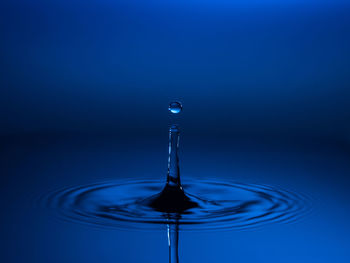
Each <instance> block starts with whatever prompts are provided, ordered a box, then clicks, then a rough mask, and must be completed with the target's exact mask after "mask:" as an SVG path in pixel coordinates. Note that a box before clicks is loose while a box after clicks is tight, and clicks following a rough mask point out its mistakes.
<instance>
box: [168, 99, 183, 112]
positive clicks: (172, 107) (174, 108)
mask: <svg viewBox="0 0 350 263" xmlns="http://www.w3.org/2000/svg"><path fill="white" fill-rule="evenodd" d="M168 109H169V111H170V112H171V113H174V114H177V113H180V112H181V110H182V105H181V103H180V102H178V101H174V102H171V103H170V104H169V108H168Z"/></svg>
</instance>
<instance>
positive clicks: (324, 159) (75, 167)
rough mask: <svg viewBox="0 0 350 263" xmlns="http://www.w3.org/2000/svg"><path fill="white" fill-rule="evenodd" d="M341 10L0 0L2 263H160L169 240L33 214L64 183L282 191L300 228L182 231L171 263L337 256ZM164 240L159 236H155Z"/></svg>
mask: <svg viewBox="0 0 350 263" xmlns="http://www.w3.org/2000/svg"><path fill="white" fill-rule="evenodd" d="M349 14H350V4H349V3H347V1H341V0H335V1H326V0H322V1H312V0H305V1H298V0H293V1H292V0H288V1H277V0H271V1H268V0H263V1H228V0H217V1H214V0H203V1H197V0H188V1H183V0H179V1H171V0H163V1H160V0H152V1H135V0H129V1H126V0H125V1H123V0H115V1H110V0H106V1H94V0H89V1H77V0H72V1H42V0H39V1H26V0H19V1H2V2H1V3H0V34H1V35H0V39H1V41H0V55H1V59H0V69H1V76H0V87H1V88H0V154H1V160H0V174H1V181H2V183H1V184H0V190H1V196H0V197H1V201H0V202H1V205H2V211H1V218H0V222H1V228H0V230H1V240H0V251H1V253H0V259H1V262H28V263H29V262H36V263H44V262H45V263H46V262H53V263H55V262H106V263H107V262H166V261H167V260H168V259H167V253H168V251H167V241H166V233H165V231H158V232H157V231H156V232H147V231H146V232H143V231H140V232H137V231H126V230H123V231H120V230H110V229H95V228H90V227H87V226H82V225H79V224H72V223H66V222H61V221H59V220H56V219H55V218H54V217H52V216H50V215H49V213H48V211H45V210H43V209H41V208H38V207H36V205H35V204H36V199H37V198H38V196H40V195H42V194H44V193H46V192H49V191H51V190H55V189H57V188H60V187H64V186H67V185H79V184H85V183H92V182H96V181H104V180H107V179H118V178H139V179H144V178H155V179H157V178H159V179H160V180H164V177H165V172H166V160H167V156H166V154H167V127H168V123H169V122H171V121H173V120H169V116H168V112H167V104H168V102H169V101H171V100H173V99H178V100H181V101H182V102H183V105H184V110H183V112H182V113H181V115H180V116H179V117H178V118H177V119H176V120H175V121H176V122H179V123H180V125H181V128H182V135H181V136H182V137H181V165H182V172H183V173H182V178H183V180H186V178H197V179H198V180H200V179H201V178H213V179H217V180H237V181H242V182H248V183H249V182H254V183H263V184H270V185H274V186H280V187H283V188H286V189H290V190H294V191H297V192H302V193H304V194H306V195H308V196H310V198H311V199H312V200H313V206H314V208H313V211H312V212H311V213H310V214H309V215H307V216H305V218H304V219H303V220H301V221H300V222H296V223H293V224H276V225H269V226H265V227H263V228H261V229H257V230H249V231H242V232H235V231H219V232H209V233H208V232H203V233H200V232H195V233H187V232H186V233H180V260H181V262H246V263H248V262H308V263H309V262H317V263H319V262H341V263H342V262H344V263H345V262H349V261H350V256H349V253H348V251H347V250H348V247H349V245H350V238H349V237H350V224H349V214H350V209H349V205H348V203H349V200H350V195H349V192H348V189H349V186H350V180H349V179H348V177H349V172H350V163H349V157H350V151H349V150H350V124H349V119H350V103H349V100H350V88H349V87H350V72H349V71H350V49H349V46H350V15H349ZM164 230H165V229H164Z"/></svg>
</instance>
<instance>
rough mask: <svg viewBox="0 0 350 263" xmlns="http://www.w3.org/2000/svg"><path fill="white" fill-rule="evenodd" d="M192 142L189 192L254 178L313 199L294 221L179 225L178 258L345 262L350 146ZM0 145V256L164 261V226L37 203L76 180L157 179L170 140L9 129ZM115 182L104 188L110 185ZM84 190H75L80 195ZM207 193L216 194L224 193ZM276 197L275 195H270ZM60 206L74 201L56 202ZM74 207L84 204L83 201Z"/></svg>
mask: <svg viewBox="0 0 350 263" xmlns="http://www.w3.org/2000/svg"><path fill="white" fill-rule="evenodd" d="M165 138H166V137H165ZM162 139H163V138H162ZM196 142H200V140H198V138H197V140H194V139H193V140H186V139H184V142H183V143H185V145H186V146H185V149H184V150H183V151H182V155H181V156H182V163H183V168H182V176H183V178H186V179H187V180H185V179H183V180H184V182H183V183H184V187H185V189H186V187H187V186H189V187H188V192H189V193H190V192H191V190H194V192H197V191H198V192H200V191H204V190H203V189H204V188H203V189H201V190H198V189H197V190H196V189H195V187H196V186H197V185H196V184H192V182H191V181H190V180H195V182H196V181H198V182H205V181H207V180H209V181H213V180H214V181H216V182H217V181H220V180H221V181H226V182H227V181H232V180H233V181H239V182H244V183H245V184H247V185H248V188H249V189H251V187H252V185H256V184H258V185H257V187H255V188H253V190H254V191H255V190H256V189H258V190H260V191H261V186H260V185H261V184H263V185H271V186H273V187H274V188H273V189H286V190H288V192H292V193H302V194H303V195H305V196H306V198H307V200H312V204H313V208H312V210H311V211H309V212H308V213H306V214H304V215H303V217H302V218H298V220H296V221H294V220H292V222H288V221H286V222H275V221H273V220H272V221H271V222H269V223H268V224H262V225H257V227H256V228H248V229H245V230H242V229H236V230H235V229H231V230H230V229H226V228H225V229H221V230H218V229H216V230H215V231H209V232H208V231H180V234H179V257H180V262H213V261H218V262H227V261H237V262H256V261H259V262H281V259H283V261H284V262H295V261H301V262H306V261H311V262H329V261H336V262H346V261H347V259H348V256H347V253H346V251H347V247H348V244H349V235H348V234H349V224H348V220H347V218H348V216H349V209H348V206H347V200H348V197H349V196H348V191H347V185H348V179H347V174H348V172H349V170H350V167H349V162H348V156H349V155H348V152H346V151H344V149H342V148H340V147H338V146H336V145H331V144H315V143H310V142H308V143H306V142H304V143H302V142H299V143H293V145H292V144H290V143H287V142H279V143H278V144H276V142H275V143H272V142H270V143H268V142H260V143H259V142H257V141H255V142H252V141H245V142H244V141H243V140H240V141H239V142H238V141H230V140H229V139H226V140H217V139H216V140H215V143H213V142H214V141H211V143H210V142H208V141H207V142H208V147H207V148H206V151H203V150H202V151H200V150H199V148H198V146H199V145H200V144H201V143H200V144H199V145H196ZM2 145H3V147H2V157H3V158H2V162H1V166H2V170H3V171H4V172H6V174H7V175H8V176H6V177H4V178H5V181H3V184H2V191H1V196H2V198H1V200H2V203H3V213H2V219H1V220H2V228H3V230H2V233H3V237H4V238H3V241H2V242H3V243H2V250H3V254H2V257H3V258H5V259H6V261H5V262H22V261H26V262H48V261H50V262H63V261H71V260H74V261H76V262H101V261H102V262H115V261H123V262H148V261H152V262H166V261H167V260H168V245H167V234H166V225H164V227H159V226H157V227H156V228H153V229H152V230H151V231H149V230H147V227H145V231H142V230H141V231H140V230H139V229H133V228H125V227H119V226H118V227H114V226H115V225H116V224H115V223H113V224H112V227H105V226H103V225H98V224H95V223H96V222H95V220H96V218H95V219H91V215H90V214H84V215H78V221H79V222H77V220H76V219H77V218H76V216H77V215H74V213H73V212H72V211H69V210H66V212H67V211H68V212H71V213H69V214H68V215H70V216H71V215H74V216H75V218H72V219H73V220H71V219H68V220H66V219H67V218H68V217H66V215H65V216H64V217H63V218H62V217H60V216H58V217H57V214H55V213H52V212H53V211H51V212H50V210H48V209H43V208H42V206H41V205H39V204H38V202H39V203H40V200H42V199H41V198H42V197H43V195H44V196H47V195H46V194H49V193H53V192H54V191H56V190H59V189H62V188H66V187H67V186H69V185H71V186H72V187H73V188H72V189H75V188H74V187H75V186H79V185H90V186H89V187H90V188H91V185H92V189H94V188H95V187H96V185H94V184H95V183H98V184H100V183H101V182H106V181H112V182H114V183H115V182H116V181H118V182H120V181H130V180H141V181H145V180H146V181H149V180H151V179H153V180H154V179H155V180H159V182H164V176H165V174H166V173H165V171H166V164H165V163H166V157H165V156H166V152H167V151H166V148H167V147H166V143H164V141H163V140H160V139H157V138H152V137H147V138H144V139H143V140H139V141H135V140H129V141H126V140H125V138H124V140H123V141H121V140H120V139H119V138H113V137H98V136H94V137H91V136H90V137H83V136H80V137H69V136H54V137H44V136H41V137H38V136H27V137H13V136H12V137H6V142H5V141H3V144H2ZM281 145H283V147H281ZM150 146H152V147H151V148H150ZM150 149H152V150H151V151H150ZM213 160H215V161H213ZM135 163H137V164H138V165H135ZM186 181H187V182H191V183H190V185H192V186H190V185H188V183H187V182H186ZM156 182H157V181H156ZM114 183H112V184H103V185H102V186H104V187H107V189H108V187H112V188H113V187H115V184H114ZM253 183H254V184H253ZM155 185H156V186H155V187H154V188H153V187H150V188H148V189H147V191H148V192H157V190H158V189H160V184H159V183H158V182H157V183H155ZM100 186H101V185H100ZM149 186H151V183H149ZM233 186H237V185H233ZM89 187H85V188H82V189H80V190H81V191H82V192H86V190H88V189H89ZM117 187H119V186H117ZM157 187H158V188H157ZM191 187H192V188H193V189H191ZM198 187H199V188H200V187H202V186H201V185H199V186H198ZM141 189H144V190H145V189H146V188H141ZM209 189H210V188H209ZM263 189H265V188H263ZM103 191H104V190H103ZM87 192H88V193H89V194H95V193H96V194H98V192H95V193H94V192H89V191H87ZM64 193H65V192H60V194H64ZM105 193H108V191H107V192H105ZM71 194H73V195H74V194H75V192H71ZM141 194H143V193H141ZM145 194H146V195H148V193H146V192H145ZM205 194H208V195H212V196H214V197H216V196H223V194H225V193H215V192H214V193H205ZM250 194H252V195H253V196H255V194H254V192H253V193H249V194H248V199H250V197H251V196H250ZM275 194H276V193H275V192H272V196H275ZM239 195H240V194H239ZM126 196H129V195H126ZM245 196H247V195H245ZM99 197H101V196H99ZM111 197H113V194H112V195H105V196H103V198H107V199H109V198H110V199H109V200H118V199H114V198H111ZM255 198H256V199H259V198H262V199H264V198H265V197H259V198H257V197H256V196H255ZM266 198H267V197H266ZM64 200H65V199H64ZM289 200H290V199H289ZM107 201H108V200H107ZM126 201H127V200H126ZM66 205H71V204H69V203H65V202H62V203H60V204H59V206H66ZM79 205H82V208H83V209H85V207H84V203H81V204H79ZM94 205H100V203H97V204H94ZM112 206H113V205H112ZM90 208H91V207H88V209H90ZM93 209H95V207H93ZM84 211H85V212H91V210H88V211H86V210H84ZM74 212H77V211H74ZM82 217H84V218H85V222H83V220H81V218H82ZM184 219H186V217H184ZM108 220H109V219H108ZM134 220H135V221H138V220H140V221H147V220H148V218H147V217H143V216H140V217H135V218H134ZM282 221H283V220H282ZM108 222H109V223H110V222H111V221H108ZM99 223H100V222H99ZM103 224H105V221H103ZM216 224H217V222H216V223H215V224H214V225H216ZM197 227H198V226H197ZM180 228H181V226H180ZM199 229H200V227H199ZM188 230H190V229H188ZM197 230H198V228H197ZM19 251H20V253H19ZM135 251H137V253H135Z"/></svg>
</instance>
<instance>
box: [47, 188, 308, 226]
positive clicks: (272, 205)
mask: <svg viewBox="0 0 350 263" xmlns="http://www.w3.org/2000/svg"><path fill="white" fill-rule="evenodd" d="M163 187H164V184H162V183H160V182H159V181H129V182H120V181H119V182H107V183H97V184H91V185H83V186H77V187H71V188H66V189H63V190H59V191H56V192H53V193H50V194H49V195H47V196H45V198H43V199H42V203H43V204H44V205H45V207H49V208H51V209H52V210H53V211H54V212H56V213H58V215H59V216H61V217H63V218H64V219H67V220H70V221H76V222H83V223H88V224H92V225H98V226H104V227H117V228H120V227H122V228H141V229H147V228H150V227H151V228H154V227H155V226H157V225H158V226H159V225H163V224H179V225H180V228H181V230H196V229H200V230H203V229H220V228H232V229H245V228H250V227H256V226H260V225H262V224H266V223H274V222H286V221H292V220H295V219H297V218H299V217H300V216H301V215H302V214H303V213H304V212H305V211H307V210H308V207H309V205H308V204H307V203H308V202H307V201H306V199H305V198H303V197H302V196H300V195H298V194H296V193H293V192H289V191H285V190H281V189H277V188H274V187H271V186H266V185H257V184H243V183H231V182H218V181H188V182H185V183H184V184H183V188H184V189H185V192H186V194H187V196H188V197H190V199H191V200H192V201H194V202H196V203H197V204H198V206H197V207H194V208H191V209H189V210H186V211H185V212H183V213H181V214H174V213H162V212H159V211H156V210H154V209H152V208H151V207H149V206H147V205H145V203H146V202H144V201H145V200H146V199H147V198H149V197H150V196H152V195H154V194H157V193H159V192H160V191H161V190H162V188H163Z"/></svg>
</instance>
